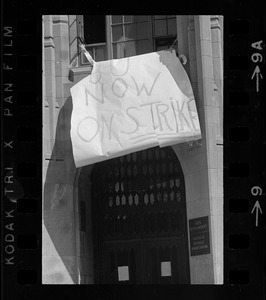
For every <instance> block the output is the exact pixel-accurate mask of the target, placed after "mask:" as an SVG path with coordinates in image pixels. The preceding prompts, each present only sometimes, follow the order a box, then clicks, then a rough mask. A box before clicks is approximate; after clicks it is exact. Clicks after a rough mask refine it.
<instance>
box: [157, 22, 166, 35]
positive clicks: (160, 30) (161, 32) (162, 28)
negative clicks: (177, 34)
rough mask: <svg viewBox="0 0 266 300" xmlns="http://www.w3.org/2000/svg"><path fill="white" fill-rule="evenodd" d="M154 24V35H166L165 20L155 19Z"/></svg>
mask: <svg viewBox="0 0 266 300" xmlns="http://www.w3.org/2000/svg"><path fill="white" fill-rule="evenodd" d="M154 25H155V30H154V31H155V35H156V36H163V35H167V31H166V20H155V21H154Z"/></svg>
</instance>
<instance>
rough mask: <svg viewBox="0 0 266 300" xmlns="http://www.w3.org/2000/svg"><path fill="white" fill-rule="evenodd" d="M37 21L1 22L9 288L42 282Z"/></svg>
mask: <svg viewBox="0 0 266 300" xmlns="http://www.w3.org/2000/svg"><path fill="white" fill-rule="evenodd" d="M40 25H41V24H40V23H36V20H32V19H23V18H21V19H20V18H18V19H17V20H16V21H14V20H13V21H12V20H11V19H10V20H7V19H6V20H5V21H4V24H3V27H2V37H3V38H2V41H3V43H2V45H3V48H2V49H3V52H2V53H3V56H2V75H3V77H2V78H3V81H2V99H3V102H2V115H1V118H2V120H3V133H2V143H3V145H2V148H3V160H2V168H3V169H2V175H3V178H2V180H3V183H4V186H3V191H2V196H3V197H2V199H3V202H2V203H1V205H2V210H1V211H2V212H3V215H2V218H3V219H2V220H3V222H2V236H3V261H2V263H3V272H4V279H3V284H4V286H8V288H9V289H12V286H13V289H14V284H20V285H24V284H37V283H38V282H40V270H41V269H40V268H39V266H40V257H41V230H40V229H41V227H40V220H41V203H42V202H41V201H42V200H41V178H42V174H41V171H42V165H41V161H42V155H41V153H42V122H41V120H42V114H41V89H42V86H41V77H40V74H41V73H42V69H41V66H40V65H39V64H38V57H39V55H40V53H39V50H38V49H41V40H40V32H41V28H40ZM6 276H7V277H6ZM8 282H9V283H10V284H9V283H8ZM4 296H6V295H4ZM4 298H5V297H4Z"/></svg>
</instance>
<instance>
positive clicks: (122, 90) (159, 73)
mask: <svg viewBox="0 0 266 300" xmlns="http://www.w3.org/2000/svg"><path fill="white" fill-rule="evenodd" d="M71 95H72V100H73V111H72V116H71V140H72V146H73V155H74V160H75V164H76V166H77V167H81V166H84V165H89V164H92V163H95V162H99V161H103V160H106V159H110V158H114V157H117V156H121V155H125V154H128V153H132V152H135V151H139V150H143V149H146V148H150V147H155V146H158V145H159V146H160V147H163V146H168V145H173V144H176V143H182V142H186V141H190V140H195V139H199V138H200V137H201V132H200V125H199V120H198V115H197V110H196V105H195V99H194V96H193V91H192V88H191V84H190V82H189V78H188V76H187V74H186V72H185V70H184V68H183V66H182V65H181V63H180V61H179V59H178V58H177V57H176V54H175V52H171V51H159V52H153V53H148V54H143V55H138V56H132V57H128V58H123V59H114V60H110V61H102V62H96V63H94V66H93V71H92V73H91V74H90V75H89V76H87V77H86V78H84V79H83V80H81V81H80V82H78V83H77V84H76V85H74V86H73V87H72V88H71Z"/></svg>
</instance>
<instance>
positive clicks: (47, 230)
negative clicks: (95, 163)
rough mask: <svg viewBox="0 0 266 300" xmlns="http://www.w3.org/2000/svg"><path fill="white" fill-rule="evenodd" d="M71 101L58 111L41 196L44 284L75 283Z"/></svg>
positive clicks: (73, 167)
mask: <svg viewBox="0 0 266 300" xmlns="http://www.w3.org/2000/svg"><path fill="white" fill-rule="evenodd" d="M72 108H73V106H72V98H71V97H69V98H68V99H67V100H66V102H65V104H64V106H63V107H62V108H61V110H60V112H59V116H58V120H57V127H56V138H55V144H54V148H53V151H52V155H51V158H50V160H49V165H48V168H47V173H46V179H45V184H44V193H43V222H44V227H43V245H42V247H43V249H42V251H43V252H42V255H43V265H42V272H43V283H55V284H60V283H62V284H66V283H77V281H78V275H77V262H76V236H75V223H74V222H75V217H74V211H75V207H74V201H73V192H74V191H73V188H74V179H75V174H76V167H75V164H74V159H73V152H72V144H71V138H70V119H71V113H72Z"/></svg>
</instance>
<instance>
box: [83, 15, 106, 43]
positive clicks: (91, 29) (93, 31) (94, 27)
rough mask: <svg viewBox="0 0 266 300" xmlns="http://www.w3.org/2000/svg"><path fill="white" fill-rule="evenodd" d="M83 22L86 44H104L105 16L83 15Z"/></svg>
mask: <svg viewBox="0 0 266 300" xmlns="http://www.w3.org/2000/svg"><path fill="white" fill-rule="evenodd" d="M83 20H84V24H83V25H84V40H85V42H86V44H95V43H105V42H106V39H105V16H104V15H84V16H83Z"/></svg>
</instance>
